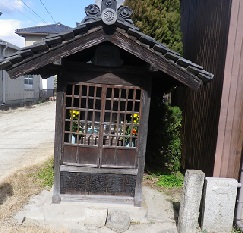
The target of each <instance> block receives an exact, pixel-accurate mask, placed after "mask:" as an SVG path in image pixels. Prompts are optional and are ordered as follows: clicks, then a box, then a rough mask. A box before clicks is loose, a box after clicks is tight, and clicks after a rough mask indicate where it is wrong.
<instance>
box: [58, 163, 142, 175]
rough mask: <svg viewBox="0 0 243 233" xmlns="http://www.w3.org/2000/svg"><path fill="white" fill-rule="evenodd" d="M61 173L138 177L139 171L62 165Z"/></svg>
mask: <svg viewBox="0 0 243 233" xmlns="http://www.w3.org/2000/svg"><path fill="white" fill-rule="evenodd" d="M60 170H61V171H68V172H83V173H103V174H105V173H109V174H124V175H125V174H127V175H137V173H138V169H119V168H117V169H113V168H110V169H109V168H102V169H98V168H92V167H77V166H67V165H61V167H60Z"/></svg>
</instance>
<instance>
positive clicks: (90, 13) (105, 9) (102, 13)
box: [82, 0, 133, 25]
mask: <svg viewBox="0 0 243 233" xmlns="http://www.w3.org/2000/svg"><path fill="white" fill-rule="evenodd" d="M117 6H118V3H117V1H116V0H101V8H99V6H98V5H96V4H91V5H89V6H87V7H85V13H86V15H87V16H86V17H85V18H84V19H83V21H82V23H87V22H94V21H97V20H100V19H102V21H103V22H104V23H105V24H106V25H112V24H114V23H116V21H117V20H118V21H122V22H127V23H129V24H131V25H133V21H132V19H131V15H132V13H133V11H132V9H130V8H129V7H127V6H119V8H118V9H117Z"/></svg>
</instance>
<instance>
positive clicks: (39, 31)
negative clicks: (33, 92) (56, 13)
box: [15, 23, 71, 98]
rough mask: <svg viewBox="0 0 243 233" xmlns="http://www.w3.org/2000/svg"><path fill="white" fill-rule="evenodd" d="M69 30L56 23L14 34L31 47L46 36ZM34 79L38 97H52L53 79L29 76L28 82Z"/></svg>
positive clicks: (18, 31) (20, 30) (52, 77)
mask: <svg viewBox="0 0 243 233" xmlns="http://www.w3.org/2000/svg"><path fill="white" fill-rule="evenodd" d="M70 30H71V28H70V27H68V26H65V25H63V24H61V23H56V24H50V25H44V26H35V27H29V28H22V29H17V30H16V31H15V32H16V34H18V35H19V36H22V37H24V39H25V46H31V45H33V44H34V43H36V42H40V41H42V40H43V39H45V38H46V37H47V36H52V35H55V34H58V33H62V32H66V31H70ZM31 79H32V81H31ZM36 79H40V97H41V98H47V97H49V96H53V94H54V93H53V92H54V89H55V77H54V76H51V77H49V78H47V79H42V78H41V76H31V77H30V79H29V81H30V82H34V80H36Z"/></svg>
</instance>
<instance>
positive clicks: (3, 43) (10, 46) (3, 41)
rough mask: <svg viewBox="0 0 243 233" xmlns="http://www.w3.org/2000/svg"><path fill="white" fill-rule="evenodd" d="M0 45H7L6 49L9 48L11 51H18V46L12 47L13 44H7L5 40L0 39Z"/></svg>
mask: <svg viewBox="0 0 243 233" xmlns="http://www.w3.org/2000/svg"><path fill="white" fill-rule="evenodd" d="M0 45H4V46H6V45H7V47H9V48H11V49H15V50H19V49H20V48H19V47H18V46H16V45H13V44H11V43H9V42H7V41H5V40H1V39H0Z"/></svg>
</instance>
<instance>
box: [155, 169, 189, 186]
mask: <svg viewBox="0 0 243 233" xmlns="http://www.w3.org/2000/svg"><path fill="white" fill-rule="evenodd" d="M183 180H184V177H183V175H182V174H181V173H179V172H178V173H175V174H170V175H160V176H159V177H158V182H157V184H158V185H159V186H162V187H165V188H174V187H182V185H183Z"/></svg>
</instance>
